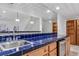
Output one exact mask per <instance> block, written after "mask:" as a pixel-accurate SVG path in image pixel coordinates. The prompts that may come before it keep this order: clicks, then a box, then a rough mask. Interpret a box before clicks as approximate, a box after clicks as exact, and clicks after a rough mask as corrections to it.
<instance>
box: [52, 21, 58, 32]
mask: <svg viewBox="0 0 79 59" xmlns="http://www.w3.org/2000/svg"><path fill="white" fill-rule="evenodd" d="M52 31H53V32H57V22H53V24H52Z"/></svg>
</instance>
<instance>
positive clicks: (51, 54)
mask: <svg viewBox="0 0 79 59" xmlns="http://www.w3.org/2000/svg"><path fill="white" fill-rule="evenodd" d="M49 56H57V49H54V50H53V51H51V52H50V53H49Z"/></svg>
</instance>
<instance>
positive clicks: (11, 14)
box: [0, 3, 56, 21]
mask: <svg viewBox="0 0 79 59" xmlns="http://www.w3.org/2000/svg"><path fill="white" fill-rule="evenodd" d="M47 10H49V8H48V7H46V6H45V5H43V4H40V3H39V4H38V3H37V4H34V3H0V20H11V21H12V20H14V19H16V18H17V13H18V18H20V19H21V20H23V18H27V16H33V17H39V18H43V19H48V20H50V19H55V18H56V13H55V12H53V11H51V12H49V13H47ZM3 11H6V13H3Z"/></svg>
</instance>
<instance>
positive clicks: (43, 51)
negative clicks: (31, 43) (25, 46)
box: [24, 46, 48, 56]
mask: <svg viewBox="0 0 79 59" xmlns="http://www.w3.org/2000/svg"><path fill="white" fill-rule="evenodd" d="M46 54H48V46H44V47H42V48H39V49H36V50H33V51H31V52H28V53H26V54H24V55H25V56H43V55H46Z"/></svg>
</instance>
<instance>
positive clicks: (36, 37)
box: [0, 33, 66, 56]
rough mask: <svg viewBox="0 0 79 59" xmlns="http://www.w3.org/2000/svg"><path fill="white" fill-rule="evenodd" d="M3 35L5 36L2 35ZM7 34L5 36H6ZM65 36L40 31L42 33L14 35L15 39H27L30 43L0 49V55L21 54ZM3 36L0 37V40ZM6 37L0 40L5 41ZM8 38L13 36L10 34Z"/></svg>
mask: <svg viewBox="0 0 79 59" xmlns="http://www.w3.org/2000/svg"><path fill="white" fill-rule="evenodd" d="M4 37H5V36H4ZM7 37H9V36H6V38H7ZM65 37H66V36H62V35H60V36H59V37H58V36H57V33H42V34H28V35H27V34H22V35H16V36H15V38H17V40H22V39H23V40H28V41H30V42H31V44H28V45H23V46H21V47H19V48H18V49H17V48H12V49H8V50H4V51H0V56H21V55H23V54H24V53H27V52H29V51H32V50H34V49H37V48H40V47H42V46H44V45H47V44H48V43H51V42H55V41H59V40H61V39H63V38H65ZM2 38H3V37H0V40H1V39H2ZM6 38H5V39H4V40H1V41H0V42H6ZM10 38H12V40H13V36H12V35H10Z"/></svg>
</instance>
